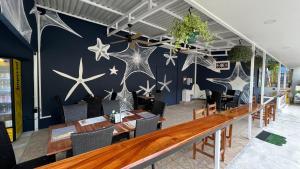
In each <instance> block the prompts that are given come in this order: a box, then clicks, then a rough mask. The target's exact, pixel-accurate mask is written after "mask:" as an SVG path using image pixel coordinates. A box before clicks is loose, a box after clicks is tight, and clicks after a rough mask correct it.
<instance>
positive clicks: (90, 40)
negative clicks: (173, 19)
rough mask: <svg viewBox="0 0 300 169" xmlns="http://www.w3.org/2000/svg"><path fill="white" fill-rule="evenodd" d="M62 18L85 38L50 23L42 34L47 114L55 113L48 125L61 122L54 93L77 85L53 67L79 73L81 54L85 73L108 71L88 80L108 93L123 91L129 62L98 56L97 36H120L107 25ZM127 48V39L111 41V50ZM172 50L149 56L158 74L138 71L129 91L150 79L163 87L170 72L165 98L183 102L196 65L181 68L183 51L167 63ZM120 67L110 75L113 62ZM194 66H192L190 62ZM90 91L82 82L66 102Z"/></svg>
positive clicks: (99, 91)
mask: <svg viewBox="0 0 300 169" xmlns="http://www.w3.org/2000/svg"><path fill="white" fill-rule="evenodd" d="M60 16H61V18H62V20H63V21H64V22H65V23H66V24H68V25H69V26H70V27H71V28H72V29H74V30H75V31H76V32H77V33H79V34H80V35H81V36H82V37H83V38H79V37H77V36H75V35H73V34H72V33H70V32H67V31H65V30H63V29H60V28H57V27H47V28H46V29H45V30H44V32H43V36H42V51H41V55H42V59H41V60H42V61H41V63H42V97H43V115H52V116H53V117H52V118H51V119H44V120H40V127H41V128H44V127H47V126H48V125H50V124H53V123H58V122H59V114H57V112H56V103H55V101H54V96H55V95H59V96H60V97H61V98H62V99H64V98H65V96H66V94H67V92H68V90H69V89H70V88H71V87H72V86H73V85H74V81H72V80H68V79H66V78H64V77H61V76H59V75H57V74H56V73H55V72H53V71H52V70H53V69H55V70H58V71H61V72H64V73H67V74H69V75H73V76H75V77H76V76H77V75H78V67H79V62H80V58H82V59H83V68H84V71H83V76H84V77H90V76H92V75H96V74H101V73H105V75H104V76H103V77H101V78H99V79H96V80H93V81H91V82H87V85H88V86H89V87H90V89H91V90H92V91H93V93H94V95H95V96H101V97H104V96H105V95H106V92H104V90H111V89H112V88H113V89H114V91H117V92H119V91H121V89H122V86H121V85H120V83H121V81H122V78H123V74H124V71H125V67H126V65H125V63H124V62H123V61H121V60H119V59H117V58H114V57H110V60H106V59H105V58H101V60H100V61H98V62H97V61H96V60H95V54H94V53H93V52H91V51H89V50H87V48H88V47H89V46H93V45H95V44H96V38H97V37H98V38H100V39H101V40H102V42H103V43H104V44H110V43H111V42H114V41H117V40H119V39H118V38H116V37H107V36H106V27H103V26H99V25H96V24H92V23H88V22H85V21H81V20H78V19H74V18H71V17H68V16H63V15H60ZM126 48H127V43H123V44H117V45H111V47H110V49H109V52H120V51H123V50H125V49H126ZM168 52H169V50H167V49H164V48H160V47H158V48H157V49H156V50H155V51H154V52H153V53H152V54H151V56H150V57H149V65H150V68H151V70H152V72H153V74H154V76H155V77H156V79H152V78H151V77H149V76H147V75H146V74H144V73H134V74H132V75H130V76H129V78H128V79H127V80H126V85H127V88H128V90H129V91H136V90H138V89H139V85H142V86H146V81H147V80H149V82H150V85H151V86H152V85H154V84H156V85H157V86H156V88H157V89H159V88H160V87H161V85H160V84H158V83H157V81H163V78H164V75H165V74H166V76H167V80H172V83H171V84H170V86H169V87H170V89H171V92H168V91H166V90H164V91H163V92H164V94H165V101H166V103H167V104H168V105H172V104H176V103H179V101H180V100H181V91H182V88H183V87H185V86H184V85H183V84H182V83H183V82H182V77H183V76H184V75H187V76H189V77H193V69H190V68H188V69H187V70H186V71H184V72H181V68H182V66H183V63H184V61H185V57H186V56H185V55H183V54H179V55H180V56H179V59H177V60H175V61H176V66H173V65H172V64H171V63H170V64H169V65H168V66H166V65H165V63H166V58H164V57H163V54H164V53H168ZM114 65H115V66H116V68H117V69H118V70H119V71H118V75H117V76H114V75H110V71H109V68H112V67H113V66H114ZM190 67H192V66H190ZM87 94H88V93H87V92H86V91H85V89H84V88H83V87H82V86H79V87H78V88H77V89H76V90H75V91H74V92H73V94H72V95H71V97H70V98H69V99H68V100H67V101H66V102H65V104H73V103H76V102H78V101H80V100H81V99H83V98H84V97H85V96H86V95H87Z"/></svg>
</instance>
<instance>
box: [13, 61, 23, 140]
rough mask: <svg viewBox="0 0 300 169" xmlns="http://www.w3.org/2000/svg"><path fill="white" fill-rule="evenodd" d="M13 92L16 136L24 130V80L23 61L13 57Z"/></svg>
mask: <svg viewBox="0 0 300 169" xmlns="http://www.w3.org/2000/svg"><path fill="white" fill-rule="evenodd" d="M13 86H14V89H13V91H14V92H13V93H14V110H15V131H16V133H15V134H16V135H15V136H16V137H15V139H17V138H19V136H20V135H21V134H22V132H23V112H22V80H21V62H20V61H19V60H16V59H13Z"/></svg>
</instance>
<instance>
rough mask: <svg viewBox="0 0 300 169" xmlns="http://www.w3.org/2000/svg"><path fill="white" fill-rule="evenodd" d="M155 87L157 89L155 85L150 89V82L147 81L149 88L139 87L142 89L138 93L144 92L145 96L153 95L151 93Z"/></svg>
mask: <svg viewBox="0 0 300 169" xmlns="http://www.w3.org/2000/svg"><path fill="white" fill-rule="evenodd" d="M154 87H155V85H153V86H151V87H150V85H149V80H147V87H143V86H139V88H140V89H141V90H139V91H137V92H138V93H139V92H141V91H144V94H143V95H144V96H148V95H149V94H150V93H151V91H152V90H153V89H154Z"/></svg>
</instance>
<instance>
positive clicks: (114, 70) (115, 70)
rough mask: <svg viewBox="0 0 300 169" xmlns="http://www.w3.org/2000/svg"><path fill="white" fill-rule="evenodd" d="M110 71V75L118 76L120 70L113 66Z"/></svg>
mask: <svg viewBox="0 0 300 169" xmlns="http://www.w3.org/2000/svg"><path fill="white" fill-rule="evenodd" d="M109 70H110V75H117V71H119V70H118V69H116V66H113V68H111V69H109Z"/></svg>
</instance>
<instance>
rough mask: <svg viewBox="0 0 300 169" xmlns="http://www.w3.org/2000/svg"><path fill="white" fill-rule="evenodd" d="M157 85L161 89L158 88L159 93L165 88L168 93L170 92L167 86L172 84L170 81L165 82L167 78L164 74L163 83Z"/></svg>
mask: <svg viewBox="0 0 300 169" xmlns="http://www.w3.org/2000/svg"><path fill="white" fill-rule="evenodd" d="M158 83H159V84H161V85H162V86H161V88H160V90H161V91H163V90H164V88H166V90H167V91H168V92H170V88H169V87H168V85H169V84H171V83H172V80H169V81H167V76H166V74H165V76H164V81H163V82H158Z"/></svg>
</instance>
